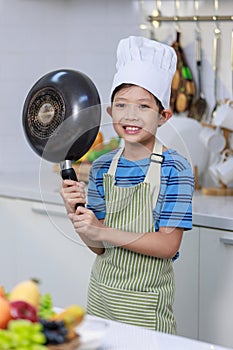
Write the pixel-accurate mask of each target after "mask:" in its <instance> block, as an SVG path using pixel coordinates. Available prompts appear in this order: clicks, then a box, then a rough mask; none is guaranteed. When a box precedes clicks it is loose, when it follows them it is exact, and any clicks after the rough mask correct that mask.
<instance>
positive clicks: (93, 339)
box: [64, 315, 109, 350]
mask: <svg viewBox="0 0 233 350" xmlns="http://www.w3.org/2000/svg"><path fill="white" fill-rule="evenodd" d="M108 327H109V324H108V322H107V320H104V319H101V318H98V317H94V316H88V315H86V316H85V318H84V320H83V321H82V323H80V325H78V326H77V327H76V328H75V332H76V333H77V335H79V336H80V345H79V347H78V350H86V349H88V350H95V349H97V348H99V346H101V344H102V342H103V340H104V338H105V336H106V333H107V331H108ZM64 350H65V349H64Z"/></svg>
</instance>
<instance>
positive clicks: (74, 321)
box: [51, 305, 85, 340]
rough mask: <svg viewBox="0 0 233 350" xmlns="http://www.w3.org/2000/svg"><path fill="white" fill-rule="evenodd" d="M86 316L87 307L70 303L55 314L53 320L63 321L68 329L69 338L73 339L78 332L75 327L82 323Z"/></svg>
mask: <svg viewBox="0 0 233 350" xmlns="http://www.w3.org/2000/svg"><path fill="white" fill-rule="evenodd" d="M84 316H85V309H84V308H83V307H82V306H79V305H70V306H68V307H67V308H66V309H65V310H64V311H62V312H60V313H58V314H56V315H53V316H52V317H51V320H55V321H63V322H64V323H65V326H66V328H67V330H68V334H67V339H68V340H71V339H73V338H74V337H75V336H77V334H76V333H75V330H74V328H75V327H76V326H77V325H78V324H80V323H81V322H82V320H83V318H84Z"/></svg>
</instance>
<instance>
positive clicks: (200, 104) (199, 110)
mask: <svg viewBox="0 0 233 350" xmlns="http://www.w3.org/2000/svg"><path fill="white" fill-rule="evenodd" d="M195 54H196V55H195V56H196V67H197V77H198V79H197V80H198V87H197V89H198V91H197V99H196V100H195V101H194V102H193V103H192V105H191V107H190V110H189V113H188V117H190V118H194V119H196V120H198V121H200V120H202V119H204V118H205V116H206V113H207V101H206V99H205V97H204V94H203V91H202V84H201V72H202V57H201V56H202V52H201V33H200V30H199V27H197V28H196V37H195Z"/></svg>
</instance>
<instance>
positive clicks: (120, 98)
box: [115, 97, 152, 102]
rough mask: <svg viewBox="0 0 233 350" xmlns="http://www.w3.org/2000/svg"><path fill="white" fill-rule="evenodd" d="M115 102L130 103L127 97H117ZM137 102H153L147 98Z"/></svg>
mask: <svg viewBox="0 0 233 350" xmlns="http://www.w3.org/2000/svg"><path fill="white" fill-rule="evenodd" d="M115 101H129V99H127V98H125V97H116V98H115ZM136 101H138V102H151V101H152V100H151V99H150V98H149V97H148V98H147V97H145V98H139V99H137V100H136Z"/></svg>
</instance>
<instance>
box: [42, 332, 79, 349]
mask: <svg viewBox="0 0 233 350" xmlns="http://www.w3.org/2000/svg"><path fill="white" fill-rule="evenodd" d="M79 346H80V336H78V335H77V337H75V338H74V339H72V340H71V341H69V342H67V343H63V344H59V345H48V346H47V348H48V349H49V350H79Z"/></svg>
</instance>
